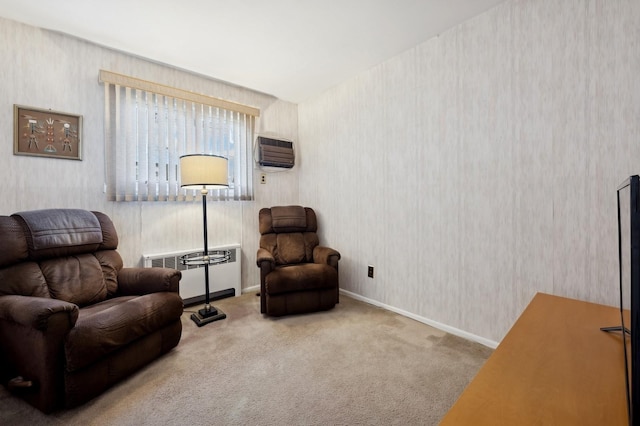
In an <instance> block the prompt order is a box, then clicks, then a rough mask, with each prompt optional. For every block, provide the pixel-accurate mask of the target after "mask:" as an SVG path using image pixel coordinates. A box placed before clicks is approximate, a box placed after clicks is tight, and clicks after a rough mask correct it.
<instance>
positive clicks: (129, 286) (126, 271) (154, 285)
mask: <svg viewBox="0 0 640 426" xmlns="http://www.w3.org/2000/svg"><path fill="white" fill-rule="evenodd" d="M181 278H182V272H180V271H178V270H177V269H171V268H122V269H121V270H120V272H119V273H118V294H119V295H123V296H124V295H142V294H149V293H158V292H161V291H169V292H174V293H177V292H178V291H179V288H180V287H179V286H180V279H181Z"/></svg>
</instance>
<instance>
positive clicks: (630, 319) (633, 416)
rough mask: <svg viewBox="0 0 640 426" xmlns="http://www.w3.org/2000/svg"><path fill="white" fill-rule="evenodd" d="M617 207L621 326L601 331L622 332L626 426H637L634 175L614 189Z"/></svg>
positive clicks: (638, 224)
mask: <svg viewBox="0 0 640 426" xmlns="http://www.w3.org/2000/svg"><path fill="white" fill-rule="evenodd" d="M627 203H628V206H627ZM621 205H622V207H621ZM617 206H618V275H619V284H620V321H621V324H622V325H621V326H620V327H603V328H602V330H603V331H607V332H611V331H620V332H622V336H623V339H622V342H623V347H624V350H623V352H624V366H625V385H626V390H627V412H628V417H629V425H631V426H636V425H638V426H640V177H638V175H633V176H630V177H629V178H628V179H625V181H624V182H622V183H621V184H620V185H619V186H618V190H617ZM634 331H635V332H634ZM636 367H637V368H636Z"/></svg>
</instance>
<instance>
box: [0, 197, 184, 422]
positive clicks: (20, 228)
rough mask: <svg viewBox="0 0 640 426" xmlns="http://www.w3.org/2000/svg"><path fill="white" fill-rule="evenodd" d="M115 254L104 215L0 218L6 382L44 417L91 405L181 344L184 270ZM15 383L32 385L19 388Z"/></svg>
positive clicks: (0, 370) (0, 349) (73, 212)
mask: <svg viewBox="0 0 640 426" xmlns="http://www.w3.org/2000/svg"><path fill="white" fill-rule="evenodd" d="M117 247H118V235H117V233H116V230H115V228H114V226H113V223H112V222H111V220H110V219H109V217H107V216H106V215H105V214H103V213H99V212H89V211H86V210H77V209H50V210H35V211H29V212H21V213H16V214H14V215H11V216H0V379H1V380H2V383H3V384H4V385H6V386H8V387H9V389H10V390H12V391H13V392H14V393H15V394H16V395H19V396H21V397H23V398H24V399H25V400H26V401H28V402H29V403H30V404H32V405H34V406H35V407H37V408H38V409H40V410H42V411H44V412H51V411H53V410H55V409H57V408H61V407H73V406H75V405H78V404H81V403H83V402H85V401H87V400H89V399H91V398H93V397H94V396H96V395H98V394H99V393H101V392H102V391H104V390H105V389H106V388H108V387H109V386H111V385H112V384H114V383H116V382H117V381H119V380H121V379H123V378H124V377H126V376H128V375H129V374H131V373H132V372H134V371H136V370H138V369H139V368H141V367H142V366H144V365H146V364H148V363H149V362H150V361H152V360H153V359H155V358H157V357H159V356H160V355H162V354H164V353H165V352H167V351H169V350H170V349H171V348H173V347H175V346H176V345H177V344H178V342H179V341H180V336H181V334H182V323H181V321H180V316H181V315H182V310H183V304H182V299H181V298H180V295H179V294H178V285H179V281H180V278H181V274H180V272H179V271H177V270H174V269H165V268H123V264H122V259H121V257H120V255H119V254H118V252H117V251H116V248H117ZM18 376H21V377H22V378H23V382H22V384H26V382H27V381H31V382H32V386H30V387H24V388H22V387H21V388H16V387H15V386H12V385H15V381H11V382H10V380H11V379H14V378H16V377H18Z"/></svg>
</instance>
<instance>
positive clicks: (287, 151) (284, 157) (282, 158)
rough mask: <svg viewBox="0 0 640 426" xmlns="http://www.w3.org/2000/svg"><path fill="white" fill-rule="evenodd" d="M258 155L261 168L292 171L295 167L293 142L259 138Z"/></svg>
mask: <svg viewBox="0 0 640 426" xmlns="http://www.w3.org/2000/svg"><path fill="white" fill-rule="evenodd" d="M258 155H259V159H258V163H260V165H261V166H268V167H282V168H288V169H290V168H291V167H293V166H294V165H295V159H296V158H295V152H294V149H293V142H289V141H283V140H278V139H271V138H266V137H263V136H259V137H258Z"/></svg>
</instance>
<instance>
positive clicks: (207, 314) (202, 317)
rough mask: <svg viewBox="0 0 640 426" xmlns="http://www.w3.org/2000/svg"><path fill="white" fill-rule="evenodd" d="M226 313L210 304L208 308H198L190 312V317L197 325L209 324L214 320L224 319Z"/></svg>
mask: <svg viewBox="0 0 640 426" xmlns="http://www.w3.org/2000/svg"><path fill="white" fill-rule="evenodd" d="M226 317H227V314H225V313H224V312H222V311H221V310H219V309H216V308H214V307H213V306H210V307H209V309H207V308H204V309H199V310H198V312H196V313H193V314H191V319H192V320H193V322H195V323H196V325H197V326H198V327H202V326H203V325H206V324H209V323H211V322H214V321H218V320H221V319H225V318H226Z"/></svg>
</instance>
